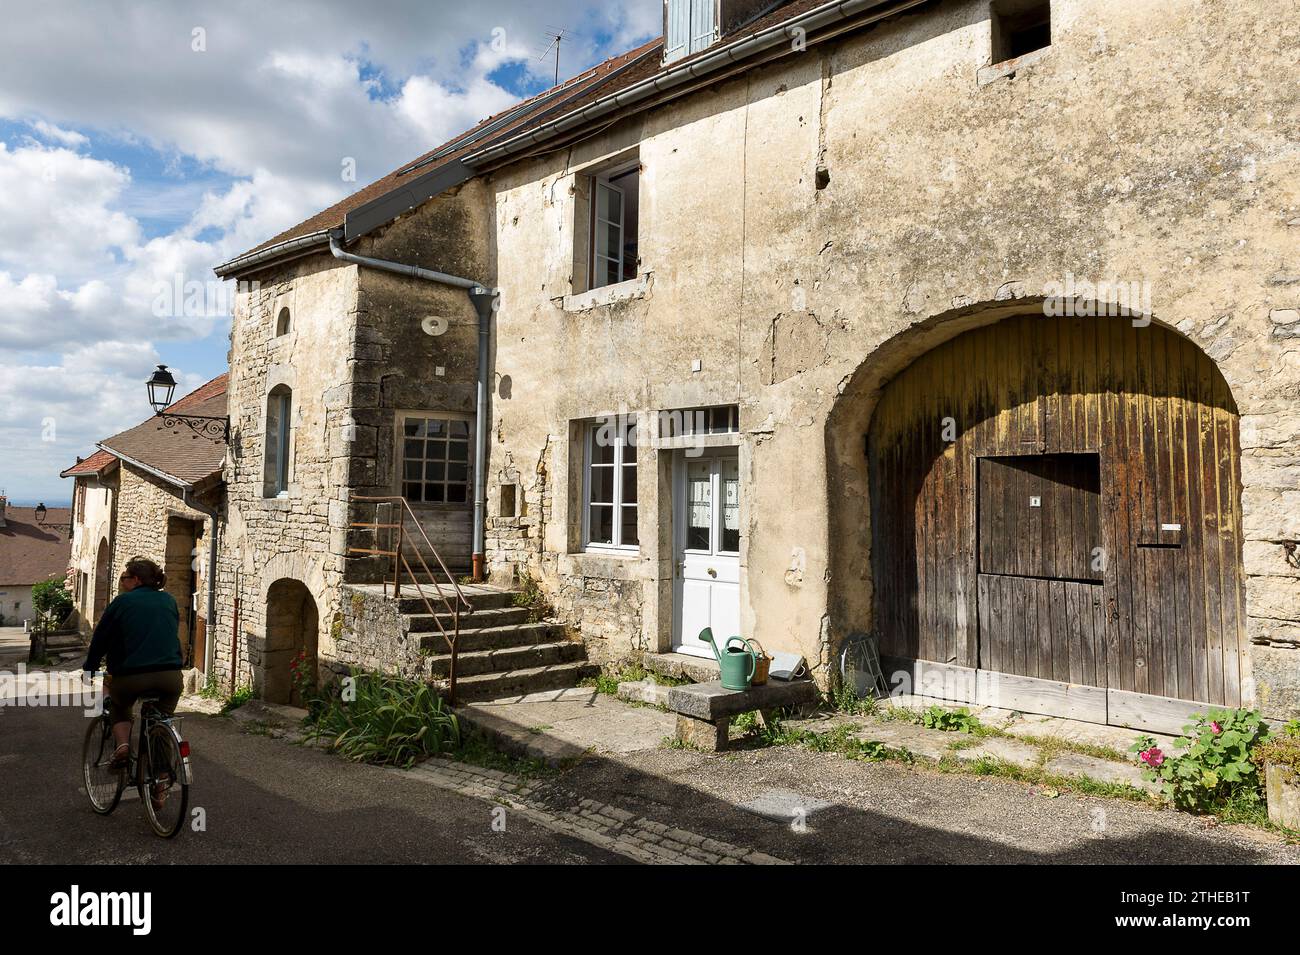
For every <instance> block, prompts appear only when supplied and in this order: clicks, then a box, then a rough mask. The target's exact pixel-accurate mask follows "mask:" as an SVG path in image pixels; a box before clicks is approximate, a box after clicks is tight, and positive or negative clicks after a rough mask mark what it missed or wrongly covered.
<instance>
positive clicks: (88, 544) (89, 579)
mask: <svg viewBox="0 0 1300 955" xmlns="http://www.w3.org/2000/svg"><path fill="white" fill-rule="evenodd" d="M59 477H65V478H69V477H70V478H74V479H75V481H76V485H75V490H74V491H73V494H72V562H71V564H70V565H69V567H68V576H69V581H68V585H69V588H70V589H71V591H72V600H73V604H74V606H75V608H76V617H77V627H78V629H80V630H81V631H82V632H83V633H88V632H89V631H91V630H93V629H94V628H95V624H96V623H98V622H99V615H100V614H101V613H103V612H104V608H105V607H107V606H108V600H109V597H110V596H111V592H112V589H113V584H114V581H113V578H112V574H111V571H112V542H113V541H114V540H115V539H116V530H117V494H118V486H119V481H120V469H119V466H118V461H117V458H115V457H114V456H113V455H111V454H109V453H108V452H107V451H96V452H95V453H94V454H92V455H91V456H90V457H88V458H86V459H84V460H79V461H77V463H76V464H74V465H73V466H72V467H70V468H68V469H67V470H66V471H63V472H62V473H61V474H60V475H59Z"/></svg>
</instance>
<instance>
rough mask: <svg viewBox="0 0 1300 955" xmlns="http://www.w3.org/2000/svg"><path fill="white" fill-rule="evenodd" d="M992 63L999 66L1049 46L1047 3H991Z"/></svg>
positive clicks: (1049, 10)
mask: <svg viewBox="0 0 1300 955" xmlns="http://www.w3.org/2000/svg"><path fill="white" fill-rule="evenodd" d="M991 13H992V20H993V62H994V63H1003V62H1005V61H1007V60H1014V59H1015V58H1016V57H1018V56H1024V55H1025V54H1026V53H1032V52H1033V51H1034V50H1041V49H1043V48H1044V47H1048V46H1051V45H1052V5H1051V3H1050V2H1049V0H994V2H993V4H992V6H991Z"/></svg>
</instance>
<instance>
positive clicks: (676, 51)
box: [664, 0, 691, 63]
mask: <svg viewBox="0 0 1300 955" xmlns="http://www.w3.org/2000/svg"><path fill="white" fill-rule="evenodd" d="M664 10H665V16H664V20H665V23H664V62H665V63H671V62H672V61H673V60H680V59H681V58H682V57H684V56H685V55H686V54H687V52H688V47H689V46H690V39H691V0H664Z"/></svg>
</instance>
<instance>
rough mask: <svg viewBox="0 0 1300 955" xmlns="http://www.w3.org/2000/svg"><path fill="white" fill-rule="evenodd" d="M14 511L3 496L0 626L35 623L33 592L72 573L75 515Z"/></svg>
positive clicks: (58, 510) (0, 500)
mask: <svg viewBox="0 0 1300 955" xmlns="http://www.w3.org/2000/svg"><path fill="white" fill-rule="evenodd" d="M38 512H41V508H35V507H11V506H10V505H9V501H8V499H7V498H5V497H3V496H0V626H5V627H12V626H20V625H21V624H22V623H23V622H24V621H28V620H34V619H35V617H36V613H35V611H34V610H33V609H32V588H33V587H34V586H36V584H39V583H42V582H43V581H46V580H49V579H50V578H51V577H59V578H62V577H63V576H64V574H66V573H67V570H68V553H69V550H70V544H69V540H70V538H71V536H72V514H71V511H70V510H69V509H68V508H66V507H51V508H47V509H45V510H44V511H43V512H41V515H40V516H41V519H40V520H37V514H38Z"/></svg>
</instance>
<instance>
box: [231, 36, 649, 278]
mask: <svg viewBox="0 0 1300 955" xmlns="http://www.w3.org/2000/svg"><path fill="white" fill-rule="evenodd" d="M660 46H661V43H660V41H659V40H657V39H656V40H652V41H650V42H649V43H645V44H643V45H641V46H639V47H637V48H636V49H634V50H629V51H628V52H626V53H622V54H620V55H618V56H615V57H611V58H610V59H608V60H606V61H605V62H603V63H601V64H600V65H599V66H596V67H593V68H592V69H590V70H588V71H587V72H585V73H582V74H579V75H578V76H576V77H574V78H573V79H570V80H566V81H565V82H563V83H561V84H560V85H559V86H556V87H552V88H551V89H548V90H544V91H543V92H541V93H538V94H537V95H536V96H532V97H529V98H528V99H526V100H521V101H520V102H518V103H516V104H514V105H513V106H511V107H510V108H509V109H506V110H503V111H502V112H500V113H496V114H494V115H492V116H489V117H487V118H486V119H484V120H483V121H482V122H480V123H478V124H477V125H475V126H474V127H472V128H470V129H468V130H466V131H465V132H463V133H458V134H457V135H456V136H454V137H453V138H451V139H449V140H448V141H447V142H446V143H444V144H442V145H441V146H438V147H436V148H434V149H431V150H429V151H428V152H427V153H425V154H424V155H423V156H420V157H418V158H416V159H413V160H411V161H410V162H407V163H403V164H402V165H401V166H400V167H399V168H397V169H395V170H393V171H392V172H391V173H389V174H388V175H387V176H384V177H383V178H382V179H377V180H375V181H374V182H372V183H370V185H368V186H364V187H363V188H361V189H358V190H357V191H356V192H354V193H352V194H351V195H350V196H348V197H347V198H345V199H342V200H340V201H339V202H336V203H335V204H334V205H332V206H330V207H329V208H328V209H324V210H322V211H321V212H318V213H317V214H316V215H314V216H312V217H311V218H310V219H307V220H305V221H303V222H300V223H298V224H297V225H296V226H294V227H293V228H292V229H287V230H285V231H284V232H281V233H280V234H279V235H277V236H274V237H272V238H270V239H268V240H267V241H265V242H263V243H262V244H261V245H259V246H256V247H254V248H252V249H250V250H249V252H246V253H243V254H245V255H247V254H249V253H251V252H258V251H260V250H262V249H265V248H269V247H270V246H273V245H279V244H280V243H282V242H287V241H289V240H290V239H297V238H301V237H302V236H306V235H311V234H312V233H314V232H321V231H324V230H327V229H335V228H340V227H341V226H342V225H343V217H344V216H345V215H346V214H347V213H348V212H351V211H352V210H353V209H356V208H359V207H360V206H363V205H365V204H366V203H367V202H370V201H371V200H372V199H378V198H379V197H380V196H384V195H387V194H388V193H389V192H392V191H393V190H394V189H396V188H397V187H399V186H401V185H404V184H405V175H406V173H405V172H404V171H405V170H410V169H411V167H413V166H416V165H418V164H420V163H425V165H421V166H420V168H419V172H420V173H421V174H423V173H427V172H431V171H432V170H434V169H437V168H438V167H439V166H442V165H445V164H446V163H449V162H451V161H453V160H456V159H460V158H462V157H463V156H467V155H469V154H470V153H472V152H474V151H476V150H478V149H482V148H483V147H484V146H485V145H487V144H488V143H491V142H494V141H495V140H497V139H501V138H504V137H505V136H508V135H513V134H514V133H517V132H519V131H520V130H522V129H524V128H527V127H528V126H530V125H536V124H537V123H539V122H540V121H541V119H542V117H543V116H545V117H547V118H549V117H550V115H551V110H552V109H553V108H554V107H551V106H548V107H546V108H544V109H541V110H539V111H538V112H537V113H531V112H530V113H527V114H526V115H524V116H521V117H520V118H519V119H518V120H517V121H515V122H507V123H506V124H504V125H503V126H502V127H501V128H500V129H499V130H496V131H494V132H493V133H492V134H491V135H490V136H489V137H487V138H486V139H476V140H474V141H473V142H467V143H466V144H465V145H464V146H461V147H460V148H456V149H452V150H451V151H449V152H448V153H446V155H442V156H439V157H438V159H436V160H434V161H433V162H428V160H429V159H430V158H431V157H432V156H434V155H436V154H437V153H439V152H440V151H442V150H444V149H447V147H449V146H453V145H454V144H456V143H457V142H460V141H462V140H468V139H469V138H470V137H472V136H473V134H474V133H476V132H478V131H479V130H481V129H483V128H484V127H486V126H488V125H490V124H492V123H495V122H497V121H498V120H499V119H501V118H502V117H505V116H508V115H509V114H510V113H512V112H514V111H516V110H519V109H520V108H521V107H523V106H526V105H528V104H530V103H534V102H536V101H537V100H539V99H541V98H543V97H545V96H548V95H550V94H551V93H553V92H555V91H556V90H563V89H564V88H565V87H569V89H568V90H567V91H566V92H565V93H564V95H563V96H562V97H561V98H560V102H562V103H568V102H577V101H578V100H579V99H580V98H581V97H582V96H583V95H584V94H590V93H592V92H594V91H597V90H598V91H599V92H600V93H601V94H604V93H607V92H610V91H612V90H614V89H617V88H619V86H621V85H623V76H624V74H620V75H619V76H618V77H617V78H616V80H615V81H614V82H613V83H610V84H607V83H604V82H603V81H604V80H605V79H606V78H607V77H608V76H609V75H610V74H611V73H614V72H616V71H617V70H619V69H620V68H622V67H624V66H627V65H628V64H630V63H632V62H634V61H635V60H637V59H638V58H640V57H646V59H647V60H648V61H651V62H653V63H654V64H656V66H657V64H658V62H659V49H660ZM651 53H653V54H654V55H648V54H651ZM638 65H640V64H638ZM650 72H651V73H653V72H654V71H653V70H651V71H650Z"/></svg>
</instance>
